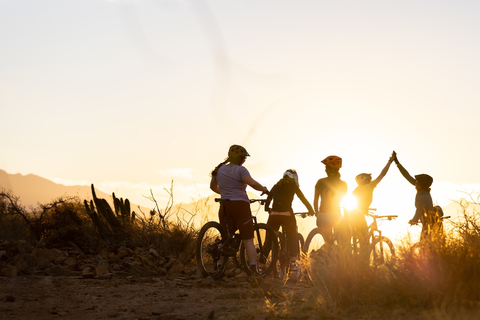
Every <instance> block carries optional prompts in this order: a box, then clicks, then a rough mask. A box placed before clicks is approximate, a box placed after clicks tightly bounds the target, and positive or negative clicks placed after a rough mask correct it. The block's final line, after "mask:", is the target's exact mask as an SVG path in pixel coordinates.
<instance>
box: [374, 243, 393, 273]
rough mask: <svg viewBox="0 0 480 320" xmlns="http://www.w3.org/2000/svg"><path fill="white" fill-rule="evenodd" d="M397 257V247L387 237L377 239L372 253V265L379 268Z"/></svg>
mask: <svg viewBox="0 0 480 320" xmlns="http://www.w3.org/2000/svg"><path fill="white" fill-rule="evenodd" d="M394 257H395V247H394V246H393V243H392V241H391V240H390V239H388V238H387V237H384V236H381V237H375V239H373V242H372V250H371V252H370V265H372V266H374V267H377V266H380V265H383V264H385V263H386V262H389V261H391V260H392V259H393V258H394Z"/></svg>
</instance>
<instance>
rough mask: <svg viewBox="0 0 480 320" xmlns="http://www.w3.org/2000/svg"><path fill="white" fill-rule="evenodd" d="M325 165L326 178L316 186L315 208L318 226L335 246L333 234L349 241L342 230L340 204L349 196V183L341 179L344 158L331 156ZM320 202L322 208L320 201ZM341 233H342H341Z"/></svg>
mask: <svg viewBox="0 0 480 320" xmlns="http://www.w3.org/2000/svg"><path fill="white" fill-rule="evenodd" d="M322 163H323V164H324V165H325V172H326V173H327V177H326V178H322V179H319V180H318V181H317V184H316V185H315V196H314V199H313V207H314V209H315V211H316V212H317V226H318V228H319V229H320V230H321V231H320V232H321V233H322V236H323V238H324V239H325V242H327V243H330V244H333V241H334V239H333V233H332V228H333V232H335V233H337V235H339V236H340V237H338V238H339V240H345V242H346V241H347V239H348V236H347V235H346V234H345V232H346V230H343V229H345V228H342V214H341V210H340V202H341V201H342V198H343V197H344V196H345V195H346V194H347V189H348V187H347V183H346V182H345V181H343V180H341V179H340V172H339V170H340V168H341V167H342V158H340V157H337V156H329V157H326V158H325V159H324V160H322ZM319 198H320V199H321V200H320V207H319V206H318V200H319ZM340 231H341V232H340Z"/></svg>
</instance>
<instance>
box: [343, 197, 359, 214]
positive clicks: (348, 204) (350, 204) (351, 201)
mask: <svg viewBox="0 0 480 320" xmlns="http://www.w3.org/2000/svg"><path fill="white" fill-rule="evenodd" d="M342 204H343V207H344V208H345V209H346V210H348V211H351V210H353V209H355V208H356V207H357V198H356V197H355V196H354V195H352V194H347V195H346V196H345V197H343V199H342Z"/></svg>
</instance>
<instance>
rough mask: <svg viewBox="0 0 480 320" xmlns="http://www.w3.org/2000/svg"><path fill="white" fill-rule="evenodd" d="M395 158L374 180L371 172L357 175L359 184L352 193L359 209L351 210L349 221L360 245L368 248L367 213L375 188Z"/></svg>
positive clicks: (392, 158)
mask: <svg viewBox="0 0 480 320" xmlns="http://www.w3.org/2000/svg"><path fill="white" fill-rule="evenodd" d="M393 160H394V155H393V154H392V156H391V157H390V159H389V160H388V162H387V165H386V166H385V167H384V168H383V170H382V172H380V174H379V175H378V177H377V178H376V179H375V180H373V181H372V174H371V173H361V174H359V175H357V176H356V177H355V181H356V182H357V184H358V186H357V187H356V188H355V190H353V192H352V194H353V195H354V196H355V197H356V198H357V209H356V210H354V211H353V212H350V214H349V223H350V226H351V227H352V229H355V230H356V231H357V233H358V234H359V236H360V237H359V238H360V239H359V240H360V247H363V248H366V247H367V245H368V225H367V220H366V219H365V215H366V214H367V213H368V208H370V205H371V204H372V201H373V190H374V189H375V188H376V187H377V185H378V184H379V183H380V181H382V179H383V177H385V175H386V174H387V172H388V169H389V168H390V165H391V164H392V162H393Z"/></svg>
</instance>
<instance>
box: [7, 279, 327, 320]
mask: <svg viewBox="0 0 480 320" xmlns="http://www.w3.org/2000/svg"><path fill="white" fill-rule="evenodd" d="M308 287H309V284H308V282H307V281H304V280H300V281H297V282H293V281H289V282H286V283H284V282H283V281H281V280H279V279H274V278H273V277H270V278H267V279H259V280H256V279H251V278H250V279H249V278H248V277H246V276H245V275H242V274H240V275H238V276H237V277H231V278H224V279H223V280H221V281H213V279H209V278H201V277H199V276H196V275H194V276H183V277H181V276H179V277H168V276H166V277H161V278H151V277H150V278H147V277H140V278H138V277H133V276H127V277H123V278H119V277H116V278H115V277H112V278H109V279H108V278H105V279H85V278H82V277H72V276H56V277H52V276H19V277H13V278H9V277H3V278H0V319H2V320H4V319H5V320H7V319H8V320H20V319H22V320H23V319H36V320H46V319H160V320H163V319H177V320H180V319H201V320H203V319H254V320H263V319H265V320H266V319H277V318H278V319H318V317H315V315H314V314H312V310H311V309H310V310H309V308H308V307H306V305H307V303H306V301H305V299H304V298H303V297H304V294H303V293H304V291H305V289H307V288H308ZM296 305H297V306H298V308H296V307H295V306H296ZM287 307H288V308H287ZM292 308H293V309H297V310H298V312H295V314H288V311H285V310H286V309H292Z"/></svg>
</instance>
